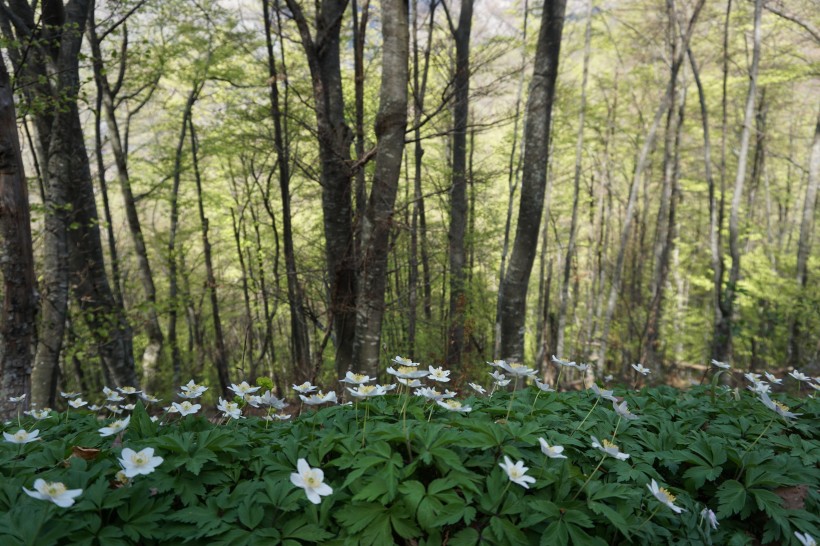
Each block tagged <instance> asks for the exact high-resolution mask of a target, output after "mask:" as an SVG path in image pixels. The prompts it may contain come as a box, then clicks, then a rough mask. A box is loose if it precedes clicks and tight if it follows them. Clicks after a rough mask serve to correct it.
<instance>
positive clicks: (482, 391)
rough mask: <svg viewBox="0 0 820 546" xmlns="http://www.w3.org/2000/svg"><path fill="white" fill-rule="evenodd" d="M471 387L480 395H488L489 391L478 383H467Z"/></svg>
mask: <svg viewBox="0 0 820 546" xmlns="http://www.w3.org/2000/svg"><path fill="white" fill-rule="evenodd" d="M467 384H468V385H470V387H471V388H472V389H473V390H474V391H475V392H477V393H478V394H487V391H486V390H485V389H484V387H482V386H481V385H479V384H477V383H467Z"/></svg>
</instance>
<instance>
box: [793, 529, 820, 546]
mask: <svg viewBox="0 0 820 546" xmlns="http://www.w3.org/2000/svg"><path fill="white" fill-rule="evenodd" d="M794 536H795V537H797V540H799V541H800V544H802V545H803V546H817V541H816V540H814V537H812V536H811V535H810V534H808V533H805V534H803V533H798V532H797V531H795V532H794Z"/></svg>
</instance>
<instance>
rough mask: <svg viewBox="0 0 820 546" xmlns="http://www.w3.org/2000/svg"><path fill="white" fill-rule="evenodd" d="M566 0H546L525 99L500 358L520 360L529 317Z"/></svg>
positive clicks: (503, 288) (505, 284)
mask: <svg viewBox="0 0 820 546" xmlns="http://www.w3.org/2000/svg"><path fill="white" fill-rule="evenodd" d="M565 10H566V1H565V0H557V1H554V2H548V3H547V4H546V5H545V6H544V9H543V12H542V15H541V29H540V31H539V35H538V45H537V47H536V52H535V65H534V67H533V77H532V82H531V83H530V89H529V97H528V99H527V109H526V114H525V115H526V118H527V119H526V122H525V124H524V143H523V147H524V170H523V173H522V178H521V201H520V204H519V209H518V224H517V226H516V231H515V239H514V242H513V250H512V254H511V256H510V263H509V267H508V269H507V272H506V274H505V275H504V278H503V280H502V281H501V283H502V284H501V288H500V290H501V292H502V293H503V298H504V301H503V304H502V309H501V352H500V354H501V358H504V359H508V360H513V361H519V362H520V361H522V360H523V358H524V324H525V319H526V315H527V287H528V284H529V278H530V272H531V271H532V264H533V261H534V259H535V251H536V247H537V244H538V229H536V226H539V225H540V224H541V212H542V211H541V209H542V206H543V204H544V188H545V186H546V174H547V160H548V158H547V155H548V154H547V147H548V144H549V136H550V125H551V121H552V104H553V97H554V95H555V80H556V78H557V76H558V60H559V55H560V51H561V34H562V31H563V28H564V12H565Z"/></svg>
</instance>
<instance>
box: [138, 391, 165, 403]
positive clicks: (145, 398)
mask: <svg viewBox="0 0 820 546" xmlns="http://www.w3.org/2000/svg"><path fill="white" fill-rule="evenodd" d="M140 398H142V400H143V402H145V403H147V404H156V403H159V402H161V401H162V400H160V399H159V398H157V397H156V396H152V395H150V394H145V393H142V394H140Z"/></svg>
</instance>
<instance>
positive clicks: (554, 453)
mask: <svg viewBox="0 0 820 546" xmlns="http://www.w3.org/2000/svg"><path fill="white" fill-rule="evenodd" d="M538 441H539V442H540V443H541V453H543V454H544V455H546V456H547V457H549V458H550V459H566V458H567V456H566V455H561V453H563V452H564V447H563V446H551V445H549V444H548V443H547V441H546V440H545V439H543V438H538Z"/></svg>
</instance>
